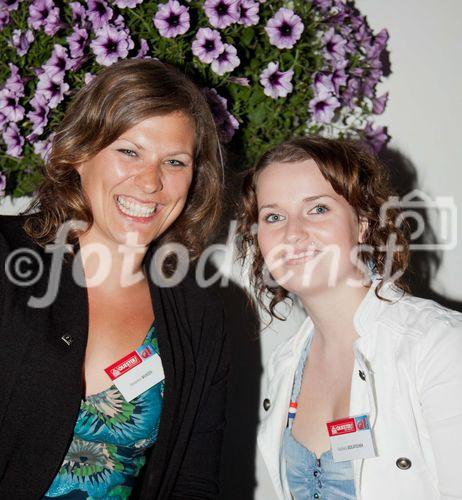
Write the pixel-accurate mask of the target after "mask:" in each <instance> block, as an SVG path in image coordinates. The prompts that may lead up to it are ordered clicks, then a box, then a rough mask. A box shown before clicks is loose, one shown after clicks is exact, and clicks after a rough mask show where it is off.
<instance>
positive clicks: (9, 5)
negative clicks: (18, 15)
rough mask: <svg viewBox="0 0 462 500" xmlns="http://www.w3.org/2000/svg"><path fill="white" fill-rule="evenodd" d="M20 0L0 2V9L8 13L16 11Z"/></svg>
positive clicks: (0, 0) (1, 0)
mask: <svg viewBox="0 0 462 500" xmlns="http://www.w3.org/2000/svg"><path fill="white" fill-rule="evenodd" d="M19 3H20V0H0V9H5V10H6V11H8V12H10V11H12V10H18V7H19Z"/></svg>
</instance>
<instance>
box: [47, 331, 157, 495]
mask: <svg viewBox="0 0 462 500" xmlns="http://www.w3.org/2000/svg"><path fill="white" fill-rule="evenodd" d="M154 325H155V323H154V324H153V325H152V326H151V328H150V329H149V331H148V333H147V335H146V338H145V340H144V342H143V346H144V345H150V346H151V347H152V348H153V349H154V351H155V352H156V353H159V348H158V345H157V337H156V334H155V329H154ZM163 389H164V381H161V382H159V383H158V384H156V385H154V386H153V387H151V388H150V389H148V390H147V391H145V392H143V393H142V394H140V395H139V396H137V397H136V398H135V399H132V400H131V401H130V402H127V401H125V399H124V397H123V396H122V394H121V393H120V392H119V390H118V389H117V388H116V387H115V385H112V386H111V387H109V388H108V389H106V390H105V391H102V392H99V393H98V394H93V395H91V396H88V398H87V399H86V400H82V402H81V404H80V411H79V415H78V418H77V422H76V425H75V428H74V436H73V439H72V442H71V445H70V447H69V449H68V450H67V453H66V456H65V458H64V462H63V463H62V465H61V468H60V469H59V472H58V474H57V475H56V477H55V479H54V480H53V482H52V484H51V486H50V488H49V489H48V491H47V492H46V494H45V498H61V499H63V498H67V499H95V498H111V499H114V500H115V499H117V500H119V499H120V500H122V499H126V498H128V497H129V496H130V493H131V491H132V489H133V486H134V484H135V480H136V477H137V476H138V473H139V472H140V470H141V468H142V467H143V465H144V463H145V461H146V457H145V453H146V451H147V449H148V448H149V447H150V446H152V445H153V444H154V443H155V441H156V439H157V432H158V428H159V419H160V413H161V409H162V396H163Z"/></svg>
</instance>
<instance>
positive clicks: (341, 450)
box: [327, 415, 376, 462]
mask: <svg viewBox="0 0 462 500" xmlns="http://www.w3.org/2000/svg"><path fill="white" fill-rule="evenodd" d="M327 430H328V432H329V439H330V447H331V450H332V456H333V458H334V462H344V461H345V460H354V459H357V458H371V457H375V456H376V452H375V448H374V442H373V440H372V432H371V428H370V425H369V415H359V416H357V417H348V418H344V419H342V420H335V421H334V422H328V423H327Z"/></svg>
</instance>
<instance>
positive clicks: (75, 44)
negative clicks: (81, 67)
mask: <svg viewBox="0 0 462 500" xmlns="http://www.w3.org/2000/svg"><path fill="white" fill-rule="evenodd" d="M66 41H67V44H68V45H69V53H70V56H71V58H72V59H78V58H80V57H82V56H83V53H84V50H85V47H86V46H87V44H88V32H87V30H86V29H84V28H76V29H74V31H73V32H72V34H71V35H69V36H68V37H67V38H66Z"/></svg>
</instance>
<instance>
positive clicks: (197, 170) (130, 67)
mask: <svg viewBox="0 0 462 500" xmlns="http://www.w3.org/2000/svg"><path fill="white" fill-rule="evenodd" d="M172 112H182V113H184V114H185V115H187V116H189V117H190V118H191V119H192V120H193V123H194V125H195V137H196V141H195V151H194V173H193V180H192V183H191V187H190V190H189V194H188V200H187V202H186V206H185V208H184V210H183V212H182V213H181V215H180V216H179V217H178V219H177V220H176V221H175V222H174V224H173V225H172V226H171V227H170V228H169V229H168V231H167V232H166V233H165V234H164V235H162V236H161V237H160V238H159V240H157V241H156V243H158V244H159V245H161V244H163V243H166V242H177V243H181V244H183V245H185V246H186V248H188V250H189V252H190V257H191V260H194V259H197V257H198V256H199V255H200V252H201V251H202V249H203V247H204V245H205V244H206V242H207V240H208V238H209V237H210V235H211V233H212V231H213V230H214V229H215V227H216V225H217V222H218V220H219V217H220V213H221V200H222V189H223V187H222V184H223V182H222V180H223V179H222V172H221V167H220V163H219V161H218V157H219V147H220V146H219V143H218V139H217V133H216V128H215V123H214V121H213V117H212V114H211V112H210V109H209V107H208V104H207V102H206V100H205V98H204V96H203V95H202V93H201V92H200V90H199V89H198V88H197V87H196V86H195V84H194V83H193V82H192V81H191V80H189V79H188V78H187V77H186V76H185V75H183V74H182V73H180V71H178V70H177V69H176V68H174V67H173V66H170V65H168V64H165V63H163V62H161V61H159V60H157V59H145V60H137V59H127V60H123V61H120V62H118V63H116V64H114V65H112V66H110V67H108V68H106V69H104V70H103V71H101V72H100V73H99V74H98V75H96V77H95V78H94V79H93V80H92V81H91V82H90V83H89V84H88V85H86V86H84V87H83V88H82V89H80V90H79V91H78V92H77V94H76V95H75V97H74V99H73V101H72V103H71V104H70V105H69V107H68V109H67V112H66V114H65V116H64V119H63V120H62V122H61V123H60V125H59V126H58V128H57V130H56V133H55V135H54V138H53V141H52V147H51V152H50V155H49V158H48V161H47V162H46V164H45V166H44V172H43V174H44V176H43V181H42V183H41V184H40V186H39V187H38V190H37V193H36V196H35V198H34V200H33V201H32V203H31V204H30V205H29V206H28V207H27V209H26V212H25V213H26V215H29V216H28V218H27V219H26V222H25V224H24V229H25V230H26V232H27V233H28V235H29V236H30V237H31V238H33V239H34V240H35V241H36V242H37V243H38V244H39V245H41V246H44V245H46V244H47V243H50V242H51V241H53V240H54V239H55V236H56V233H57V230H58V228H59V227H60V225H61V224H62V223H63V222H65V221H67V220H69V219H76V220H81V221H84V222H86V223H89V226H88V227H90V226H91V224H92V223H93V216H92V213H91V210H90V206H89V203H88V202H87V200H86V198H85V194H84V192H83V190H82V186H81V183H80V177H79V175H78V173H77V171H76V169H75V167H76V166H77V165H78V164H80V163H82V162H85V161H87V160H89V159H90V158H92V157H93V156H95V155H96V154H97V153H99V152H100V151H101V150H102V149H104V148H105V147H107V146H108V145H109V144H111V143H112V142H113V141H115V140H116V139H117V138H118V137H119V136H120V135H121V134H123V133H124V132H125V131H127V130H128V129H130V128H131V127H133V126H135V125H136V124H138V123H139V122H141V121H143V120H145V119H147V118H150V117H152V116H159V115H166V114H169V113H172ZM78 235H79V233H78V232H77V231H76V230H74V231H71V232H70V234H69V236H70V239H71V241H75V240H76V239H77V237H78Z"/></svg>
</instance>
